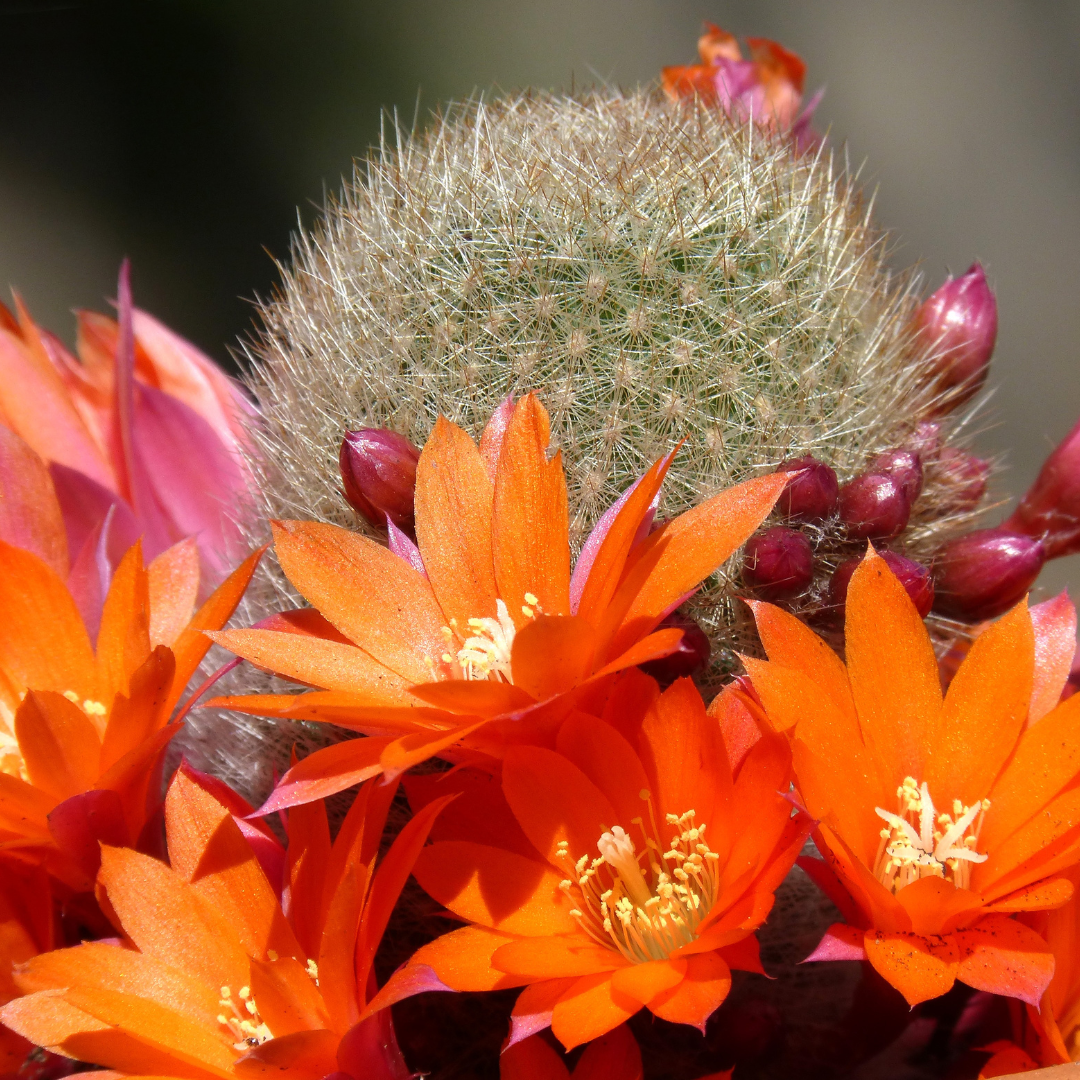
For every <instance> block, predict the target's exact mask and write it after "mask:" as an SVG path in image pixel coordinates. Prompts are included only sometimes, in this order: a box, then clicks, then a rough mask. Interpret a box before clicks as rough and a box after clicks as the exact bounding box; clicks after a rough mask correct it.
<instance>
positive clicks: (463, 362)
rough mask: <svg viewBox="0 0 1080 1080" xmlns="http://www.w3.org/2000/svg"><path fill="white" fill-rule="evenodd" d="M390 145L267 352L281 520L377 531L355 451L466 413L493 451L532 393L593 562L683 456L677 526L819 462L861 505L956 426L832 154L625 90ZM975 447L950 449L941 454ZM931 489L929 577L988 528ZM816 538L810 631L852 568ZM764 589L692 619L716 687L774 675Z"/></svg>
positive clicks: (447, 122) (292, 279) (909, 296)
mask: <svg viewBox="0 0 1080 1080" xmlns="http://www.w3.org/2000/svg"><path fill="white" fill-rule="evenodd" d="M391 134H392V137H390V138H385V137H384V139H383V141H382V143H381V145H380V146H379V148H378V149H377V150H376V152H375V153H374V154H373V155H372V156H371V157H370V159H369V160H368V161H366V162H365V163H364V164H363V166H361V167H360V168H359V169H358V171H357V173H356V175H355V177H354V179H353V181H352V183H351V184H348V185H347V186H346V187H345V189H344V191H343V192H342V194H341V196H340V197H339V198H338V199H337V200H335V201H332V202H331V203H330V204H329V205H328V207H327V209H326V211H325V213H324V215H323V216H322V218H321V219H320V220H319V222H318V223H317V224H316V226H315V228H314V229H313V231H312V232H311V233H310V234H306V235H302V236H300V237H299V238H298V239H297V240H296V242H295V246H294V250H293V256H292V263H291V265H290V266H287V267H283V268H282V275H283V280H282V284H281V287H280V290H279V291H278V293H277V295H276V296H275V297H274V298H273V299H272V300H270V301H269V302H267V303H265V304H264V305H263V306H262V309H261V314H262V320H263V329H262V331H261V333H260V335H259V336H258V337H257V338H256V339H255V340H254V341H253V342H251V343H249V347H248V348H249V355H250V357H251V359H252V361H253V367H254V372H255V374H254V389H255V393H256V394H257V397H258V401H259V405H260V409H261V413H262V416H263V419H264V426H263V427H262V428H261V429H260V430H259V432H258V440H259V443H260V447H261V450H262V452H263V454H264V460H263V461H262V463H261V464H260V466H259V467H260V469H261V483H262V497H263V504H264V509H265V511H266V513H267V514H269V515H271V516H295V517H301V518H316V519H320V520H324V521H331V522H336V523H338V524H342V525H347V526H352V527H355V528H366V526H365V525H364V523H363V522H361V521H359V520H358V519H357V517H356V516H355V515H354V514H353V512H352V510H351V509H350V508H349V507H348V505H347V504H346V503H345V501H344V500H343V498H342V497H341V494H340V490H339V489H340V478H339V476H338V466H337V457H338V447H339V443H340V440H341V437H342V434H343V432H344V431H345V430H347V429H350V428H356V427H359V426H382V427H390V428H393V429H395V430H397V431H399V432H401V433H403V434H405V435H408V436H409V437H410V438H412V439H413V440H414V441H415V442H416V443H417V444H420V443H422V442H423V441H424V439H425V438H426V437H427V435H428V433H429V431H430V430H431V427H432V425H433V423H434V421H435V418H436V417H437V416H438V415H439V414H440V413H442V414H445V415H446V416H448V417H449V418H450V419H452V420H454V421H455V422H457V423H459V424H461V425H463V426H464V427H465V428H466V429H468V430H470V431H471V432H472V433H473V434H474V435H477V436H478V435H479V432H480V430H481V428H482V426H483V424H484V422H485V421H486V419H487V417H488V416H489V415H490V413H491V412H492V411H493V409H494V408H495V407H496V406H497V405H498V403H499V402H500V400H501V399H502V398H504V397H505V396H506V395H507V394H520V393H523V392H525V391H527V390H539V391H540V392H541V394H542V397H543V400H544V402H545V404H546V406H547V408H548V409H549V410H550V413H551V419H552V433H553V439H554V441H555V443H556V445H558V446H559V447H561V448H562V450H563V454H564V460H565V462H566V465H567V470H568V482H569V488H570V505H571V518H572V542H573V543H574V544H575V545H580V543H581V542H582V540H583V539H584V537H585V535H586V534H587V531H588V529H589V528H590V527H591V525H592V524H593V523H594V522H595V521H596V520H597V518H598V517H599V515H600V514H601V513H602V511H603V510H604V509H605V508H606V507H607V506H608V505H609V504H610V503H611V502H612V501H613V500H614V499H615V498H616V497H617V496H618V494H619V493H620V492H621V491H622V490H623V489H624V488H625V487H626V485H627V484H629V483H630V482H631V481H632V480H633V479H634V478H635V477H636V476H638V475H639V474H640V473H641V472H643V471H644V470H645V469H646V468H647V466H648V465H649V464H650V463H651V461H652V460H654V459H655V458H656V457H657V456H659V455H660V454H661V453H663V452H664V451H665V450H667V449H669V448H671V447H672V446H673V445H674V444H675V443H676V442H677V441H678V440H679V439H682V438H685V439H686V444H685V446H684V447H683V449H682V450H681V451H680V453H679V455H678V457H677V458H676V461H675V464H674V466H673V467H672V470H671V473H670V478H669V480H668V481H667V482H666V484H665V496H664V498H665V502H664V504H663V506H662V508H661V516H664V515H669V514H674V513H677V512H679V511H681V510H683V509H685V508H687V507H688V506H690V505H693V504H694V503H696V502H698V501H699V500H700V499H701V498H702V497H703V496H706V495H708V494H710V493H712V492H714V491H716V490H717V489H719V488H721V487H724V486H727V485H730V484H732V483H737V482H739V481H742V480H745V479H747V478H748V477H750V476H754V475H758V474H760V473H761V472H763V471H768V470H770V469H774V468H775V467H776V465H777V463H778V462H780V461H781V460H782V459H785V458H791V457H797V456H800V455H804V454H812V455H814V456H815V457H817V458H818V459H820V460H821V461H824V462H825V463H827V464H828V465H830V466H832V467H833V468H834V469H835V470H836V471H837V473H838V474H839V476H840V479H841V481H843V480H845V479H848V478H850V477H851V476H852V475H854V474H856V473H858V472H860V471H862V470H864V469H865V468H866V467H867V465H868V463H869V462H870V461H871V460H872V459H873V458H874V457H875V456H876V455H877V454H879V453H880V452H882V451H884V450H886V449H888V448H891V447H895V446H897V445H900V444H903V443H904V442H905V440H908V439H909V438H911V437H912V435H913V432H914V431H915V428H916V426H917V423H918V421H919V419H920V418H921V417H922V416H924V415H925V414H926V411H927V409H928V408H929V407H930V406H931V405H932V404H933V402H932V400H931V398H932V394H933V391H932V390H930V389H928V388H927V371H928V364H929V358H928V357H927V355H926V350H925V348H924V347H922V346H920V345H919V344H918V342H917V341H916V339H915V337H914V334H913V332H912V330H911V326H912V315H913V312H914V310H915V304H916V299H915V296H914V288H913V286H914V284H915V282H914V279H913V278H912V277H911V276H910V275H902V276H900V277H899V278H898V277H896V276H894V275H891V274H890V273H889V271H888V270H887V269H886V268H885V266H884V264H883V261H882V260H883V256H884V250H883V244H884V241H883V238H882V237H881V235H880V234H878V233H877V232H875V230H874V229H873V227H872V226H871V224H870V222H869V217H868V210H867V207H866V206H864V204H863V203H862V201H861V199H860V195H859V193H858V190H857V189H856V187H855V186H854V184H853V181H852V179H851V178H850V177H848V176H847V175H846V174H844V173H843V172H841V171H839V170H838V169H837V168H836V166H835V165H834V163H833V161H832V159H831V157H830V156H829V155H828V154H827V153H821V152H819V153H816V154H803V155H798V154H796V153H795V152H794V151H793V148H792V144H791V142H790V140H788V139H786V138H784V137H783V136H780V135H776V134H769V133H767V132H764V131H762V130H761V129H760V128H757V127H755V126H754V125H753V124H736V123H734V122H732V121H731V120H729V119H728V118H727V117H726V116H724V115H723V114H722V113H721V112H719V111H717V110H715V109H712V108H709V107H707V106H704V105H702V104H701V103H698V102H691V103H682V104H672V103H669V102H667V101H665V100H662V99H661V98H660V97H659V95H657V94H655V93H653V92H648V91H639V92H634V93H621V92H619V91H616V90H611V89H600V90H596V91H593V92H589V93H586V94H583V95H580V96H554V95H547V94H525V95H522V96H519V97H513V98H509V99H506V100H501V101H497V102H494V103H489V102H484V101H477V102H472V103H469V104H466V105H462V106H459V107H455V108H452V109H450V110H449V111H448V112H446V113H445V114H443V115H440V116H438V117H436V119H435V121H434V123H433V124H431V126H430V127H429V128H427V129H426V130H424V131H422V132H417V133H412V134H410V133H409V132H406V131H402V130H395V131H393V132H392V133H391ZM960 426H962V425H960V424H959V423H958V422H957V420H956V419H955V418H953V419H945V420H943V421H942V428H943V430H942V432H941V435H942V439H943V443H942V445H948V444H949V443H950V442H953V443H955V441H956V438H957V431H958V430H959V428H960ZM935 452H936V451H935ZM926 464H927V465H928V466H929V468H928V474H927V480H926V483H925V485H924V488H923V492H922V495H921V496H920V498H919V499H918V501H917V502H916V504H915V506H914V508H913V511H912V515H911V521H910V524H909V527H908V528H907V531H906V532H905V533H904V534H903V535H901V536H900V537H898V538H897V539H896V540H895V541H894V543H893V546H894V547H896V548H897V550H899V551H901V552H903V553H904V554H906V555H908V556H909V557H911V558H913V559H916V560H924V561H925V560H926V559H927V558H928V557H929V555H930V554H931V553H932V552H933V551H934V550H936V548H937V547H938V546H939V545H940V544H941V543H942V542H943V541H944V540H945V539H947V538H948V537H950V536H951V535H954V534H955V533H957V532H959V531H962V530H963V528H965V527H970V520H971V518H972V515H973V514H974V512H975V511H974V510H973V509H972V508H970V506H968V508H966V509H963V510H956V509H955V507H954V504H955V503H956V502H957V500H955V499H953V498H952V493H951V491H950V487H949V485H950V481H949V479H948V476H947V475H946V473H945V471H944V470H941V471H935V469H934V467H933V458H932V457H931V459H930V460H928V461H927V462H926ZM807 534H808V535H809V536H810V539H811V542H812V545H813V548H814V558H815V562H814V566H815V574H814V580H813V583H812V584H811V586H810V587H809V588H808V589H807V590H806V591H805V592H804V594H803V595H802V596H801V597H800V598H798V599H796V600H795V601H793V605H792V606H793V607H794V608H795V610H798V611H801V612H803V613H805V614H811V613H813V612H816V611H818V610H819V609H820V608H821V607H822V606H823V604H824V603H825V596H826V587H827V583H828V579H829V574H830V573H831V571H832V569H833V568H834V567H835V566H836V565H837V564H838V563H839V562H840V561H842V560H843V559H844V558H847V557H849V556H850V554H851V553H852V551H853V550H855V546H853V545H852V543H851V542H848V541H845V539H844V537H843V535H842V534H841V533H840V532H839V531H838V525H837V522H836V520H835V518H833V519H831V520H826V521H825V522H824V523H822V524H819V525H815V526H812V527H808V529H807ZM856 546H857V547H861V548H864V547H865V542H862V543H861V544H859V545H856ZM739 566H740V561H739V558H738V557H736V558H734V559H733V560H731V562H730V563H729V564H728V565H727V566H726V567H725V568H723V570H722V571H721V572H720V573H719V574H717V575H716V576H715V578H714V579H713V580H712V582H711V583H710V584H709V586H708V588H706V589H705V590H703V591H702V592H701V593H700V594H699V595H698V596H697V597H696V598H695V599H694V600H693V601H691V603H690V605H688V607H689V610H690V612H691V614H693V615H694V616H695V617H696V618H697V619H699V621H700V622H701V623H702V624H703V625H704V626H705V627H706V628H707V629H708V630H709V632H710V634H711V635H712V639H713V645H714V649H713V656H714V664H715V665H716V666H715V668H714V671H713V675H714V676H717V675H720V674H722V673H723V672H724V671H725V670H728V669H730V667H731V665H732V661H733V655H732V650H733V649H735V648H738V649H747V648H750V649H753V648H754V639H753V631H752V629H751V628H750V627H749V626H748V625H747V620H746V614H745V612H744V610H743V605H741V604H739V603H737V602H735V601H734V599H733V598H734V596H735V595H736V594H737V593H739V592H741V591H743V583H742V582H741V581H740V577H739ZM280 587H282V588H283V586H280Z"/></svg>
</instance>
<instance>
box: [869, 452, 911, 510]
mask: <svg viewBox="0 0 1080 1080" xmlns="http://www.w3.org/2000/svg"><path fill="white" fill-rule="evenodd" d="M870 471H871V472H872V473H881V474H882V475H884V476H891V477H892V478H893V479H894V480H895V481H897V483H899V485H900V486H901V487H902V488H903V489H904V494H905V495H906V496H907V500H908V502H909V503H913V502H914V501H915V500H916V499H917V498H918V497H919V492H920V491H922V482H923V471H922V460H921V459H920V457H919V455H918V454H917V453H915V451H914V450H905V449H904V448H903V447H900V446H898V447H896V449H894V450H886V451H885V453H884V454H879V455H878V456H877V457H876V458H875V459H874V464H873V465H872V466H871V467H870Z"/></svg>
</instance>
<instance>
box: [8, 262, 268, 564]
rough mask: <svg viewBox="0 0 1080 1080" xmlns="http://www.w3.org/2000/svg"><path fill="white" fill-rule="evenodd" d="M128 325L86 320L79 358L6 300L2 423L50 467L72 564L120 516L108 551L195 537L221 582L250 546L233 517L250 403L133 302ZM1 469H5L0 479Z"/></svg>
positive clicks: (242, 478)
mask: <svg viewBox="0 0 1080 1080" xmlns="http://www.w3.org/2000/svg"><path fill="white" fill-rule="evenodd" d="M118 307H119V323H117V322H115V321H113V320H112V319H109V318H107V317H106V316H104V315H97V314H95V313H92V312H80V313H79V315H78V341H77V347H78V353H79V357H78V359H76V357H74V356H72V355H71V354H70V353H69V352H68V351H67V350H66V349H65V348H64V346H63V345H62V344H61V343H60V341H59V340H58V339H57V338H56V337H54V336H53V335H52V334H50V333H49V332H48V331H46V330H43V329H42V328H41V327H39V326H37V325H36V324H35V323H34V321H33V320H32V319H31V318H30V315H29V314H28V312H27V311H26V309H25V308H24V307H23V305H22V303H21V301H20V300H19V299H18V297H16V312H17V315H18V317H17V318H16V317H14V316H12V315H11V313H10V312H9V311H8V310H7V308H5V307H4V306H3V305H2V304H0V427H2V428H6V429H7V430H8V431H10V432H13V433H15V434H16V435H18V436H20V437H21V438H22V439H23V440H24V441H25V442H26V443H27V444H28V445H29V446H30V447H31V448H32V450H33V451H34V452H35V453H36V454H37V455H38V456H39V457H40V458H41V459H42V460H43V461H45V462H46V463H48V464H49V466H50V469H51V472H52V476H53V479H54V481H55V483H56V487H57V493H58V495H59V496H60V502H61V505H62V508H63V511H64V521H65V524H66V526H67V534H68V546H69V548H70V553H71V557H72V559H75V558H76V557H77V556H78V555H79V552H80V551H81V550H82V548H83V546H84V544H86V543H87V542H88V541H89V542H90V543H91V544H96V543H97V539H98V538H97V537H96V536H94V535H93V534H94V533H95V530H96V529H97V528H99V527H100V526H101V524H102V522H103V521H104V519H105V517H106V515H107V514H108V513H109V511H110V508H111V509H112V517H111V519H110V523H109V529H110V530H111V532H112V534H113V543H112V545H111V549H112V551H113V552H115V553H116V554H117V555H119V554H121V553H122V552H123V551H125V550H126V549H127V548H128V547H130V546H131V544H133V543H134V542H135V540H136V539H137V538H138V537H139V536H142V537H143V543H144V546H145V548H146V550H147V553H148V555H150V556H155V555H157V554H159V553H160V552H162V551H164V550H165V549H166V548H167V547H170V546H172V545H173V544H175V543H176V542H177V541H179V540H181V539H182V538H183V537H185V536H192V535H194V536H196V537H197V538H198V542H199V548H200V553H201V555H202V557H203V562H204V568H205V570H206V572H207V576H208V578H209V579H211V580H212V581H213V582H214V583H215V584H216V583H217V582H218V581H220V580H221V579H222V578H223V577H224V576H225V574H226V573H227V571H228V569H229V566H230V565H231V560H232V559H233V557H234V555H235V554H236V553H237V550H238V549H239V547H240V546H242V540H241V537H240V533H239V531H238V529H237V527H236V525H235V524H234V523H233V521H232V520H231V518H230V516H229V514H230V512H233V508H234V507H235V503H236V501H237V499H238V498H241V497H243V496H244V495H245V494H246V491H247V484H248V480H247V469H246V466H245V464H244V457H243V453H242V451H243V450H244V448H245V447H246V446H247V443H248V439H247V436H246V434H245V430H244V420H245V417H249V416H250V415H252V407H251V405H250V404H249V403H248V401H247V398H246V397H245V396H244V394H243V392H242V391H241V390H240V387H239V385H238V384H237V383H236V382H235V381H234V380H232V379H230V378H229V377H228V376H227V375H226V374H225V373H224V372H223V371H222V370H221V369H220V368H219V367H218V366H217V365H216V364H215V363H214V362H213V361H212V360H210V358H209V357H207V356H204V355H203V354H202V353H201V352H199V350H198V349H196V348H195V347H194V346H193V345H191V344H190V343H189V342H187V341H185V340H184V339H183V338H181V337H179V336H177V335H176V334H174V333H173V332H172V331H171V330H169V329H168V328H166V327H165V326H163V325H162V324H161V323H160V322H158V321H157V320H156V319H154V318H153V317H152V316H150V315H147V314H146V313H145V312H141V311H138V310H136V309H135V308H134V307H133V306H132V302H131V289H130V286H129V283H128V267H127V263H126V262H125V264H124V266H123V267H122V268H121V273H120V284H119V290H118ZM2 473H3V465H2V462H0V475H2Z"/></svg>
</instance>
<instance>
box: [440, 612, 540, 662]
mask: <svg viewBox="0 0 1080 1080" xmlns="http://www.w3.org/2000/svg"><path fill="white" fill-rule="evenodd" d="M539 610H540V603H539V601H538V600H537V598H536V597H535V596H534V595H533V594H532V593H526V594H525V603H524V604H522V606H521V613H522V614H523V615H524V616H525V618H527V619H533V618H535V617H536V614H537V612H539ZM495 611H496V617H495V618H494V619H492V618H490V617H487V618H483V619H470V620H469V624H468V626H469V631H470V635H469V636H468V637H465V639H464V642H465V643H464V644H463V645H462V647H461V648H460V649H458V651H457V654H456V656H455V655H452V654H451V653H449V652H445V653H443V655H442V661H443V663H444V664H452V663H454V662H455V661H456V662H457V664H458V666H459V667H460V668H461V674H462V677H463V678H466V679H494V680H496V681H505V682H508V683H512V682H513V681H514V679H513V675H512V673H511V667H510V658H511V654H512V653H513V649H514V635H515V634H516V633H517V629H516V627H515V626H514V620H513V619H511V618H510V611H509V609H508V608H507V606H506V603H505V602H504V601H503V600H501V599H500V600H496V601H495ZM442 632H443V636H444V637H445V638H446V641H447V644H449V643H451V642H452V641H453V640H454V638H455V636H456V634H455V632H457V633H458V634H460V631H459V630H458V626H457V623H456V620H451V626H444V627H443V628H442Z"/></svg>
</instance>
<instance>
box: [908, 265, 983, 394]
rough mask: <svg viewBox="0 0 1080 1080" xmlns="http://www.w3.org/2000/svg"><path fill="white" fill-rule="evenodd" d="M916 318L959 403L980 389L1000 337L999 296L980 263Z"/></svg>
mask: <svg viewBox="0 0 1080 1080" xmlns="http://www.w3.org/2000/svg"><path fill="white" fill-rule="evenodd" d="M916 323H917V326H918V328H919V330H920V331H921V333H922V335H923V337H924V339H925V340H926V342H927V344H928V345H930V346H931V347H932V348H933V350H934V358H935V359H934V369H935V373H936V376H937V381H938V385H939V387H940V388H941V389H942V390H952V389H953V388H958V389H959V392H958V393H957V394H955V395H952V396H950V399H949V406H950V407H954V406H956V405H958V404H960V403H961V402H962V401H966V400H967V399H968V398H970V397H971V396H972V394H974V393H975V392H976V391H977V390H978V389H979V387H980V386H981V385H982V384H983V382H984V381H985V379H986V373H987V370H988V365H989V363H990V356H991V354H992V353H993V351H994V342H995V341H996V340H997V300H995V299H994V294H993V292H992V291H991V289H990V286H989V285H987V283H986V275H985V274H984V273H983V268H982V267H981V266H980V265H979V264H978V263H972V265H971V269H970V270H968V272H967V273H966V274H964V275H962V276H961V277H958V278H956V279H955V280H953V279H950V280H949V281H946V282H945V284H944V285H942V286H941V288H940V289H938V290H937V292H935V293H934V294H933V295H932V296H931V297H930V299H929V300H927V301H926V303H925V304H923V306H922V307H921V308H920V309H919V312H918V315H917V316H916Z"/></svg>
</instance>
